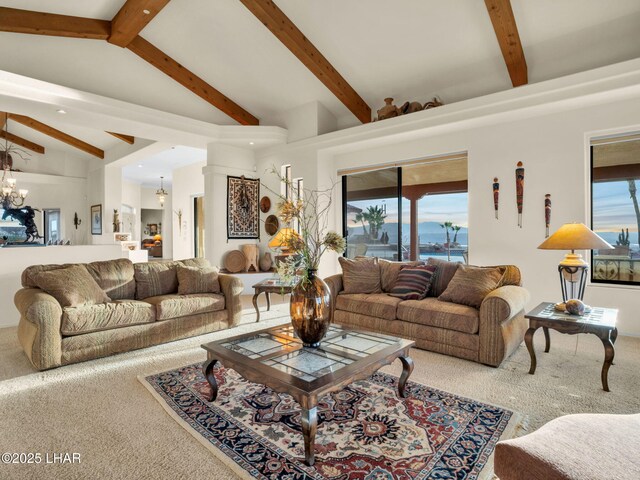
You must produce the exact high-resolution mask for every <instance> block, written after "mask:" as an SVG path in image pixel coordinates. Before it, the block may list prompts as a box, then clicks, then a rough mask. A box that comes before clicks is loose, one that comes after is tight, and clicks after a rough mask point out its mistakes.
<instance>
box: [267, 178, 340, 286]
mask: <svg viewBox="0 0 640 480" xmlns="http://www.w3.org/2000/svg"><path fill="white" fill-rule="evenodd" d="M272 173H273V174H275V175H277V176H278V178H279V179H280V181H281V182H283V183H285V184H287V186H288V187H289V188H288V190H289V191H293V184H292V182H291V180H289V179H287V178H284V177H282V176H281V175H280V174H279V173H278V171H277V170H276V169H275V168H273V169H272ZM334 188H335V184H334V185H332V186H331V187H330V188H327V189H325V190H313V189H303V192H302V198H298V199H290V198H289V199H288V198H286V197H284V196H282V195H280V194H279V193H277V192H273V193H274V194H275V195H276V196H277V197H278V200H279V202H278V217H279V218H280V221H281V222H282V224H283V226H284V227H289V228H291V230H290V231H291V232H292V233H291V234H289V235H287V236H286V237H285V241H284V247H283V250H286V251H287V253H288V254H289V255H287V258H286V260H284V261H280V262H278V266H277V269H278V275H279V276H280V278H281V279H282V280H283V281H284V282H288V283H291V282H293V281H294V279H295V278H296V277H301V280H302V281H303V282H306V281H307V280H308V276H309V270H313V271H315V270H317V269H318V267H319V265H320V259H321V258H322V256H323V255H324V253H325V252H326V251H327V250H329V251H333V252H336V253H338V254H340V253H342V252H344V250H345V248H346V246H347V242H346V240H345V239H344V238H343V237H342V235H340V234H339V233H337V232H335V231H331V230H329V231H327V229H328V220H329V218H328V217H329V212H330V211H331V206H332V201H333V198H332V197H333V191H334ZM295 232H297V233H295ZM325 232H326V233H325Z"/></svg>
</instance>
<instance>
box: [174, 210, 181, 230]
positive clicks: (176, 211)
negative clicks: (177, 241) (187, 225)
mask: <svg viewBox="0 0 640 480" xmlns="http://www.w3.org/2000/svg"><path fill="white" fill-rule="evenodd" d="M173 213H175V214H176V215H177V216H178V232H179V233H180V235H182V209H181V208H179V209H178V210H174V211H173Z"/></svg>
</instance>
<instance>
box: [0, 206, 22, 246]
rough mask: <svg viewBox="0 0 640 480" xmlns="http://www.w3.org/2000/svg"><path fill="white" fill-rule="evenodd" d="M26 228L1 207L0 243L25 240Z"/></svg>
mask: <svg viewBox="0 0 640 480" xmlns="http://www.w3.org/2000/svg"><path fill="white" fill-rule="evenodd" d="M25 230H26V228H25V227H24V226H23V225H21V224H20V222H18V221H17V220H16V219H14V218H13V217H11V216H10V215H9V214H8V213H5V211H4V210H3V209H2V208H0V244H1V243H4V242H7V243H14V242H24V239H25V237H26V233H25Z"/></svg>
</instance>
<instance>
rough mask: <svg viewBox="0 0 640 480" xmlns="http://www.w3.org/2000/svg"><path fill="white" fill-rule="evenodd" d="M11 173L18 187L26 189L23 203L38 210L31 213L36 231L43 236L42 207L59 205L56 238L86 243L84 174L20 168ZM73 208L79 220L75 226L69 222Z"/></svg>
mask: <svg viewBox="0 0 640 480" xmlns="http://www.w3.org/2000/svg"><path fill="white" fill-rule="evenodd" d="M13 177H14V178H15V179H16V181H17V188H18V189H23V188H24V189H27V190H29V194H28V195H27V198H26V201H25V205H30V206H31V207H33V208H35V209H39V210H41V211H39V212H36V216H35V221H36V225H37V226H38V230H39V233H40V235H43V236H44V225H43V214H42V210H43V209H55V208H59V209H60V222H61V225H60V227H61V231H60V235H61V237H60V238H62V239H64V240H65V241H66V240H71V243H73V244H74V245H79V244H85V243H87V235H88V232H89V228H88V225H89V212H88V211H87V210H86V207H85V203H86V196H87V188H86V180H85V179H84V178H76V177H62V176H57V175H45V174H34V173H20V172H13ZM76 212H77V213H78V217H79V218H80V219H81V220H82V224H81V225H80V226H79V227H78V229H77V230H76V228H75V226H74V225H73V215H74V213H76Z"/></svg>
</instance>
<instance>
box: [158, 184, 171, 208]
mask: <svg viewBox="0 0 640 480" xmlns="http://www.w3.org/2000/svg"><path fill="white" fill-rule="evenodd" d="M156 195H157V196H158V201H159V202H160V206H161V207H162V208H164V201H165V199H166V198H167V195H169V194H168V193H167V191H166V190H165V189H164V177H160V189H159V190H157V191H156Z"/></svg>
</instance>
